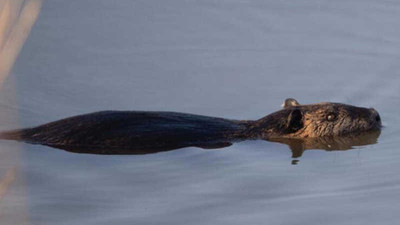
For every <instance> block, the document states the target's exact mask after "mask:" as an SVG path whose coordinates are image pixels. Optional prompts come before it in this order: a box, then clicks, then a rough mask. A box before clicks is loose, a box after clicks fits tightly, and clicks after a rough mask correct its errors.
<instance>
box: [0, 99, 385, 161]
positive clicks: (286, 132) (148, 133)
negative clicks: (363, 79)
mask: <svg viewBox="0 0 400 225" xmlns="http://www.w3.org/2000/svg"><path fill="white" fill-rule="evenodd" d="M380 128H381V119H380V116H379V114H378V112H377V111H376V110H375V109H372V108H371V109H368V108H361V107H356V106H351V105H346V104H341V103H318V104H310V105H300V104H299V103H298V102H297V101H296V100H294V99H287V100H286V101H285V103H284V108H283V109H281V110H279V111H276V112H274V113H272V114H270V115H267V116H265V117H263V118H261V119H259V120H254V121H252V120H229V119H223V118H215V117H209V116H200V115H193V114H186V113H177V112H144V111H102V112H95V113H90V114H85V115H79V116H74V117H70V118H66V119H62V120H58V121H55V122H51V123H47V124H44V125H41V126H38V127H34V128H27V129H20V130H14V131H6V132H3V133H0V138H1V139H9V140H19V141H24V142H28V143H32V144H42V145H47V146H51V147H55V148H60V149H65V150H68V151H73V152H79V153H93V154H146V153H154V152H159V151H167V150H172V149H178V148H183V147H188V146H196V147H201V148H220V147H226V146H229V145H231V144H232V143H233V142H236V141H241V140H247V139H264V140H271V141H276V140H278V139H279V140H281V139H307V138H308V139H309V138H318V137H343V136H354V135H357V134H360V133H363V132H368V131H374V130H380ZM279 142H283V141H279Z"/></svg>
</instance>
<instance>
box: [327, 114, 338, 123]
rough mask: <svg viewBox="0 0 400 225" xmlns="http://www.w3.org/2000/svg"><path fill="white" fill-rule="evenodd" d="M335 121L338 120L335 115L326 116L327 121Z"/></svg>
mask: <svg viewBox="0 0 400 225" xmlns="http://www.w3.org/2000/svg"><path fill="white" fill-rule="evenodd" d="M335 119H336V116H335V114H333V113H330V114H328V115H327V116H326V120H328V121H334V120H335Z"/></svg>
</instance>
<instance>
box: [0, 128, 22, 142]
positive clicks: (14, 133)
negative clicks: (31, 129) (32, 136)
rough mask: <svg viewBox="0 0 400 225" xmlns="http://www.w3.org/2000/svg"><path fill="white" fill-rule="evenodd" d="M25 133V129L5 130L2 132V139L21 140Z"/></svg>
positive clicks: (0, 133) (0, 136)
mask: <svg viewBox="0 0 400 225" xmlns="http://www.w3.org/2000/svg"><path fill="white" fill-rule="evenodd" d="M24 133H25V132H24V129H18V130H9V131H3V132H0V139H3V140H21V139H22V136H23V134H24Z"/></svg>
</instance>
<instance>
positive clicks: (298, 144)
mask: <svg viewBox="0 0 400 225" xmlns="http://www.w3.org/2000/svg"><path fill="white" fill-rule="evenodd" d="M380 133H381V131H379V130H378V131H373V132H365V133H362V134H358V135H353V136H343V137H320V138H306V139H288V138H280V139H272V140H268V141H271V142H278V143H282V144H286V145H288V147H289V148H290V149H291V151H292V158H294V160H293V161H292V164H296V163H297V162H298V158H300V157H301V156H302V155H303V153H304V151H306V150H325V151H346V150H350V149H354V147H356V146H364V145H371V144H376V143H377V141H378V138H379V136H380ZM239 141H245V140H243V139H242V140H233V141H232V140H225V139H213V140H208V141H203V142H201V143H198V142H197V143H195V142H185V143H181V144H180V145H175V144H172V143H171V142H168V141H167V140H164V141H162V142H161V143H160V142H159V143H156V142H152V143H142V144H143V145H141V146H140V145H137V146H134V147H133V146H132V147H128V148H109V147H104V148H103V147H101V146H97V147H96V148H93V147H90V146H71V145H49V146H50V147H53V148H58V149H63V150H66V151H69V152H73V153H86V154H107V155H144V154H154V153H159V152H167V151H173V150H178V149H181V148H183V147H198V148H202V149H220V148H225V147H229V146H231V145H232V144H233V143H235V142H239ZM266 141H267V140H266Z"/></svg>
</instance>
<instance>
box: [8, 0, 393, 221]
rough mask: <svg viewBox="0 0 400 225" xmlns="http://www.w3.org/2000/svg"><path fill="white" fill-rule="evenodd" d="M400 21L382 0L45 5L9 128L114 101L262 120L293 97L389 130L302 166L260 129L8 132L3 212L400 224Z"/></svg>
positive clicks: (86, 0)
mask: <svg viewBox="0 0 400 225" xmlns="http://www.w3.org/2000/svg"><path fill="white" fill-rule="evenodd" d="M399 27H400V2H397V1H386V0H385V1H381V0H367V1H360V0H347V1H329V0H323V1H317V0H315V1H312V0H310V1H275V0H271V1H265V0H260V1H256V0H254V1H250V0H230V1H189V0H187V1H184V0H181V1H177V0H171V1H161V0H160V1H156V0H154V1H149V0H144V1H132V0H119V1H109V0H96V1H95V0H79V1H78V0H70V1H65V0H49V1H44V2H43V5H42V10H41V12H40V16H39V19H38V20H37V22H36V24H35V26H34V27H33V29H32V31H31V34H30V36H29V38H28V40H27V41H26V43H25V45H24V47H23V49H22V51H21V53H20V55H19V58H18V59H17V62H16V64H15V66H14V69H13V72H12V75H11V76H10V77H9V79H8V80H7V82H6V83H5V84H4V86H3V88H2V89H1V91H0V107H1V108H0V113H1V115H4V116H1V117H0V128H1V130H5V129H11V128H18V127H26V126H35V125H39V124H42V123H45V122H49V121H53V120H56V119H61V118H64V117H68V116H72V115H77V114H82V113H88V112H93V111H99V110H105V109H115V110H159V111H178V112H187V113H195V114H202V115H210V116H218V117H225V118H232V119H257V118H260V117H262V116H264V115H266V114H269V113H271V112H273V111H276V110H278V109H279V108H280V104H281V103H282V101H283V100H284V99H285V98H287V97H294V98H296V99H297V100H298V101H299V102H300V103H316V102H322V101H334V102H343V103H348V104H354V105H359V106H365V107H374V108H375V109H377V110H378V111H379V112H380V114H381V117H382V120H383V124H384V126H385V128H384V130H383V132H382V134H381V136H380V138H379V140H378V143H377V144H375V145H368V146H364V147H356V148H355V149H352V150H349V151H334V152H326V151H322V150H309V151H306V152H305V153H304V154H303V156H302V157H301V158H300V159H299V160H300V161H299V163H298V165H291V161H292V159H291V152H290V149H289V148H288V147H287V146H286V145H282V144H278V143H270V142H265V141H246V142H241V143H238V144H235V145H233V146H231V147H228V148H224V149H218V150H202V149H198V148H185V149H181V150H176V151H171V152H165V153H158V154H153V155H143V156H97V155H87V154H73V153H68V152H64V151H62V150H57V149H53V148H49V147H43V146H34V145H28V144H21V143H16V142H12V141H4V140H2V141H0V179H1V178H3V177H5V176H6V175H5V174H6V171H9V169H10V168H17V170H16V173H15V174H16V175H15V180H14V181H13V182H12V183H11V184H10V185H9V187H8V188H7V190H6V192H7V193H6V195H5V196H4V197H3V198H2V199H0V224H5V225H7V224H16V223H15V221H19V222H18V224H32V225H33V224H41V225H52V224H60V225H72V224H86V225H94V224H96V225H98V224H104V225H105V224H114V225H125V224H140V225H141V224H143V225H146V224H163V225H166V224H170V225H177V224H194V225H196V224H213V225H214V224H215V225H225V224H229V225H234V224H287V225H293V224H335V225H336V224H346V225H348V224H354V225H355V224H360V225H361V224H362V225H365V224H396V223H397V222H398V221H399V219H400V215H399V213H398V208H399V207H400V201H398V197H399V196H400V174H399V170H400V163H399V161H400V149H399V146H400V139H399V135H400V125H399V122H400V119H399V117H398V110H399V105H400V96H399V89H400V30H399V29H398V28H399ZM13 111H17V114H16V115H12V116H13V117H14V120H10V119H9V117H10V115H8V116H5V115H7V114H10V112H13ZM0 191H1V190H0ZM22 217H23V218H24V219H23V220H21V218H22ZM21 221H23V222H21Z"/></svg>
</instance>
